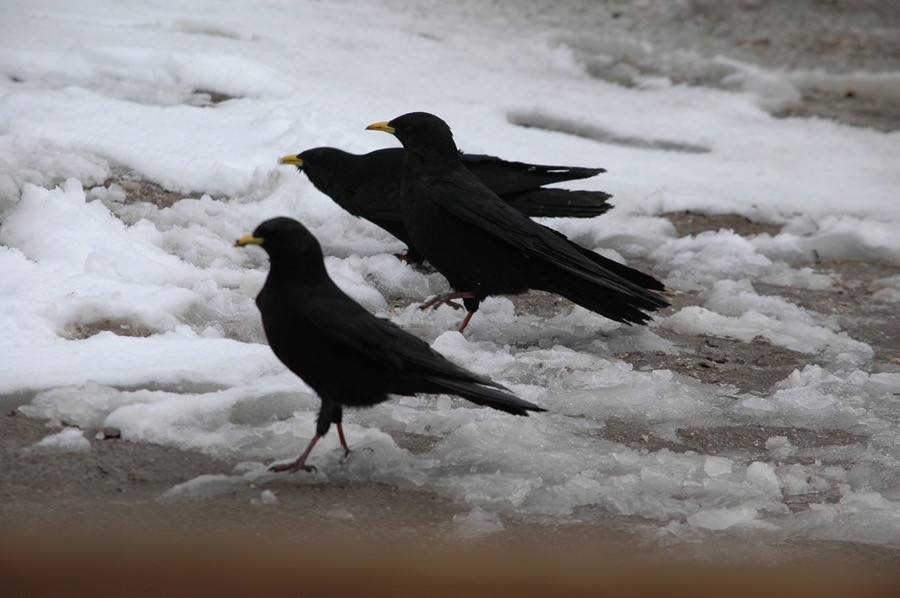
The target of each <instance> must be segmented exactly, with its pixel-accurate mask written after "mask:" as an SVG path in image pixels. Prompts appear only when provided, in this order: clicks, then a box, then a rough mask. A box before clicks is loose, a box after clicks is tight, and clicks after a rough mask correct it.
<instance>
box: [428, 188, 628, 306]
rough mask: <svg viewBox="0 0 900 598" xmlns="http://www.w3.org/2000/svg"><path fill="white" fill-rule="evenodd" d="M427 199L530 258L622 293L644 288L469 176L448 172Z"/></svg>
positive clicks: (430, 190)
mask: <svg viewBox="0 0 900 598" xmlns="http://www.w3.org/2000/svg"><path fill="white" fill-rule="evenodd" d="M428 199H429V200H430V201H433V202H434V203H436V204H437V205H439V206H440V207H441V208H443V209H445V210H446V211H448V212H450V214H452V215H453V216H455V217H457V218H459V219H460V220H463V221H465V222H468V223H469V224H472V225H474V226H476V227H478V228H479V229H481V230H482V231H483V232H485V233H487V234H490V235H492V236H493V237H495V238H497V239H500V240H503V241H504V242H506V243H509V244H510V245H511V246H513V247H515V248H516V249H519V250H520V251H522V252H523V253H524V254H525V255H526V256H527V257H529V258H531V259H540V260H543V261H545V262H550V263H553V264H554V265H556V266H557V267H559V268H562V269H563V270H566V271H568V272H570V273H571V274H573V275H576V276H579V277H581V278H585V279H589V280H593V282H595V283H596V284H599V285H601V286H603V287H606V288H609V289H613V290H616V291H620V292H625V293H629V294H630V293H633V292H635V291H637V292H639V293H644V292H646V291H645V290H644V289H643V288H640V287H638V286H637V285H635V284H634V283H632V282H630V281H628V280H626V279H624V278H622V277H621V276H620V275H618V274H616V273H615V272H612V271H611V270H609V269H608V268H605V267H603V266H602V265H601V264H599V263H597V262H594V261H592V260H590V259H588V258H587V257H585V256H584V255H582V253H581V252H579V251H578V250H577V249H575V248H573V247H572V246H571V244H570V243H569V241H568V240H567V239H566V238H565V237H564V236H563V235H560V234H559V233H557V232H556V231H554V230H553V229H550V228H547V227H545V226H543V225H541V224H538V223H537V222H534V221H533V220H531V219H530V218H528V217H527V216H525V215H523V214H521V213H520V212H518V211H517V210H515V209H514V208H512V207H510V206H508V205H506V204H505V203H504V202H503V201H502V200H501V199H500V198H499V197H497V196H496V195H494V193H493V192H491V190H490V189H488V188H487V187H485V186H484V185H482V184H481V183H479V182H478V181H477V180H475V179H473V178H472V177H467V176H461V175H460V174H459V173H456V172H454V173H451V174H449V175H446V176H444V177H442V178H441V179H439V180H436V181H434V182H433V183H432V184H431V185H429V187H428Z"/></svg>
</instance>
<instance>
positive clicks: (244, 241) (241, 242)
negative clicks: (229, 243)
mask: <svg viewBox="0 0 900 598" xmlns="http://www.w3.org/2000/svg"><path fill="white" fill-rule="evenodd" d="M262 244H263V240H262V238H260V237H254V236H253V235H244V236H243V237H241V238H240V239H238V240H237V241H235V242H234V246H235V247H245V246H247V245H262Z"/></svg>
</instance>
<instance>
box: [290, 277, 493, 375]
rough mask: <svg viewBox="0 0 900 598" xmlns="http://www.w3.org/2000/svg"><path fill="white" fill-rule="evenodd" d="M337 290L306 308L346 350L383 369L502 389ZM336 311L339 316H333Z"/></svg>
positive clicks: (311, 301)
mask: <svg viewBox="0 0 900 598" xmlns="http://www.w3.org/2000/svg"><path fill="white" fill-rule="evenodd" d="M334 290H335V291H336V293H334V292H332V293H319V294H316V296H314V297H310V298H309V299H308V300H307V302H306V305H305V306H304V309H305V310H306V313H307V316H308V318H309V321H310V322H311V323H312V324H313V325H314V326H315V327H316V328H318V329H319V330H320V331H321V332H322V333H323V334H325V335H327V336H328V338H330V339H332V341H333V342H335V343H337V344H338V345H340V346H341V347H343V348H344V349H346V350H347V351H352V352H353V353H354V354H355V355H357V356H358V357H362V358H364V359H367V360H370V361H372V362H373V363H375V364H377V365H379V366H381V367H390V368H393V369H394V370H398V371H400V370H402V371H417V372H420V373H421V374H423V375H439V376H448V377H454V378H461V379H464V380H469V381H472V382H477V383H480V384H486V385H489V386H495V387H498V388H502V387H500V385H499V384H496V383H495V382H493V381H491V380H490V379H488V378H482V377H480V376H476V375H474V374H471V373H469V372H467V371H465V370H463V369H462V368H460V367H459V366H457V365H455V364H453V363H452V362H450V361H448V360H447V359H446V358H444V357H443V356H442V355H440V354H438V353H437V352H435V351H434V350H433V349H432V348H431V346H429V345H428V343H426V342H425V341H423V340H422V339H420V338H419V337H417V336H415V335H412V334H410V333H408V332H406V331H405V330H403V329H402V328H400V327H399V326H397V325H396V324H394V323H393V322H390V321H389V320H385V319H383V318H379V317H377V316H374V315H372V314H371V313H369V312H368V311H367V310H366V309H365V308H364V307H362V306H361V305H359V304H358V303H356V302H355V301H353V300H352V299H350V298H349V297H347V296H346V295H345V294H344V293H343V291H340V290H339V289H337V288H336V287H335V289H334ZM336 309H337V310H338V311H339V313H340V317H334V312H335V310H336ZM325 314H328V315H327V316H326V315H325Z"/></svg>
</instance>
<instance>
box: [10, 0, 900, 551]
mask: <svg viewBox="0 0 900 598" xmlns="http://www.w3.org/2000/svg"><path fill="white" fill-rule="evenodd" d="M722 4H723V3H710V2H681V3H672V2H633V3H623V2H609V3H597V2H593V3H592V2H585V3H572V4H571V5H568V6H566V7H565V8H562V7H560V6H559V5H558V4H557V3H553V2H539V1H534V2H530V3H521V4H520V3H511V2H494V3H490V4H488V3H483V2H474V1H471V2H460V3H441V2H428V1H426V2H415V3H413V2H391V1H387V0H385V1H382V2H377V3H343V2H303V1H293V2H283V3H282V2H270V3H267V4H265V5H254V4H248V3H245V2H244V3H239V2H228V3H222V2H215V3H213V2H196V3H192V4H190V5H189V8H185V7H184V6H183V4H182V3H166V2H144V3H135V4H134V5H130V6H129V5H126V4H125V3H121V2H100V1H87V2H80V3H78V6H77V7H75V6H74V5H72V4H71V3H62V2H34V1H30V2H17V1H10V2H6V3H4V5H3V8H2V9H0V10H2V14H0V23H2V24H0V40H2V41H0V115H2V117H0V165H2V170H0V223H2V225H0V287H2V289H3V291H2V294H0V330H2V334H0V364H2V366H0V367H2V373H0V405H2V407H3V412H4V413H5V414H7V415H8V416H7V417H3V418H2V419H0V425H2V427H3V430H4V431H3V433H2V435H0V438H2V441H0V442H2V448H3V452H2V454H0V476H2V479H0V481H2V484H0V492H2V499H3V500H2V503H0V504H2V506H0V521H2V522H3V523H4V524H5V525H13V524H14V525H15V526H17V527H18V528H21V529H24V530H30V529H43V528H44V526H46V527H47V528H48V529H56V528H57V527H58V526H61V525H62V524H63V523H68V524H71V523H72V520H73V519H75V520H77V521H80V522H82V523H86V524H87V525H89V526H101V525H109V524H110V523H125V522H128V523H129V524H131V525H138V526H140V525H147V526H151V525H155V522H157V521H160V520H165V521H167V522H168V523H169V524H171V525H173V526H175V527H178V526H180V525H186V524H190V525H194V526H198V527H199V528H205V527H217V526H219V525H221V524H222V522H229V523H231V524H234V525H236V526H238V527H241V528H242V529H248V530H253V531H256V532H259V531H266V532H269V533H277V534H282V535H284V536H290V535H297V534H299V535H303V534H307V535H309V534H315V533H322V532H325V531H327V532H332V531H334V530H340V531H345V532H347V533H350V534H360V533H362V534H365V535H371V536H378V535H380V534H386V535H394V536H398V535H399V536H404V537H406V536H413V537H421V538H463V539H466V538H473V537H474V538H488V539H492V540H497V539H500V540H506V541H510V542H516V541H518V540H519V539H521V538H537V539H539V540H540V541H541V542H543V543H556V544H558V545H564V544H567V543H577V542H587V543H591V542H607V543H612V544H615V545H623V544H624V545H628V546H632V547H635V546H641V547H643V548H644V549H656V550H660V551H662V552H663V553H665V554H678V555H685V554H689V555H698V556H701V557H704V558H708V557H711V556H716V557H717V558H726V559H733V560H741V559H752V560H772V561H774V560H779V559H783V558H804V557H808V556H815V555H818V554H823V553H824V554H829V555H840V556H855V557H857V558H859V559H860V560H866V561H868V560H872V559H875V560H877V561H883V562H896V561H897V560H898V550H900V398H898V393H900V362H898V357H900V349H898V344H900V341H898V336H900V333H898V324H897V320H896V316H895V312H896V309H897V305H898V303H900V201H898V197H897V196H898V189H900V170H898V169H897V167H896V165H897V164H900V133H897V132H896V129H897V128H898V127H897V111H896V110H897V109H896V105H897V99H898V97H900V60H898V58H897V41H896V40H897V35H896V34H897V31H898V21H897V16H898V15H897V12H898V10H897V9H896V8H895V7H894V4H893V3H891V2H883V3H878V2H864V3H861V4H859V5H858V6H857V10H855V11H848V9H847V8H846V6H844V3H842V2H837V3H822V2H809V3H794V2H750V1H743V2H731V3H724V4H728V6H729V7H730V10H727V11H726V10H725V9H723V8H722ZM801 4H802V5H803V6H804V7H805V9H804V10H805V11H806V12H803V11H802V10H800V9H798V8H797V6H798V5H801ZM798 10H799V12H798ZM799 21H802V22H803V23H804V25H805V27H806V29H805V30H804V31H807V35H806V36H798V35H796V34H797V29H796V27H795V25H796V24H797V23H796V22H799ZM672 23H676V24H678V26H677V27H672V26H671V24H672ZM747 32H752V34H753V35H752V36H750V37H746V35H747ZM763 39H768V40H769V41H768V42H764V41H761V40H763ZM798 40H799V41H798ZM816 40H818V41H816ZM409 110H429V111H432V112H435V113H437V114H439V115H441V116H443V117H444V118H445V119H446V120H447V121H448V122H449V123H450V124H451V126H452V127H453V128H454V131H455V134H456V138H457V141H458V143H459V145H460V146H461V147H462V148H464V149H466V150H469V151H473V152H488V153H493V154H497V155H501V156H504V157H508V158H514V159H520V160H526V161H532V162H543V163H560V164H578V165H585V166H593V165H599V166H603V167H606V168H607V169H608V170H609V172H608V173H607V174H604V175H602V176H601V177H597V178H595V179H593V180H590V181H585V182H583V183H581V184H580V186H583V187H590V188H597V189H603V190H607V191H609V192H611V193H613V194H614V196H615V202H616V206H617V207H616V209H615V210H613V211H612V212H611V213H610V214H608V215H605V216H603V217H601V218H598V219H594V220H591V221H578V220H568V221H553V222H549V224H552V225H553V226H556V227H557V228H559V229H560V230H562V231H564V232H565V233H566V234H568V235H569V236H571V237H573V238H574V239H576V240H578V241H579V242H580V243H582V244H585V245H587V246H590V247H595V248H597V249H598V250H600V251H602V252H604V253H605V254H607V255H609V256H611V257H614V258H616V259H621V260H623V261H626V262H628V263H629V264H632V265H636V266H638V267H640V268H642V269H645V270H648V271H651V272H653V273H654V274H656V275H657V276H659V277H661V278H662V279H663V280H664V281H665V282H666V284H667V285H668V286H669V287H670V288H671V289H673V290H674V291H675V296H674V298H673V307H672V308H671V309H669V310H667V311H666V312H663V313H661V314H660V316H659V317H658V318H657V319H656V321H655V322H654V324H653V325H651V326H650V327H648V328H641V329H635V328H628V327H622V326H618V325H614V324H612V323H611V322H608V321H605V320H603V319H602V318H600V317H599V316H595V315H593V314H591V313H589V312H586V311H584V310H581V309H579V308H575V309H573V308H572V306H571V305H568V304H566V303H565V302H564V301H559V300H557V299H556V298H554V297H548V296H545V295H541V294H532V295H528V296H525V297H518V298H513V299H512V300H510V299H507V298H496V299H492V300H490V301H488V302H486V303H485V304H484V306H483V309H482V310H481V311H480V312H479V314H478V315H477V316H476V317H475V319H474V320H473V322H472V325H471V327H470V332H467V336H466V337H465V338H464V337H463V336H461V335H459V334H458V333H456V332H452V331H451V330H453V329H454V326H455V324H456V323H457V322H458V318H459V315H458V314H457V313H454V312H452V311H450V310H440V311H437V312H432V313H427V314H423V313H420V312H418V310H417V309H416V302H418V301H421V300H422V299H423V298H424V297H425V296H427V295H428V294H429V293H432V292H435V291H439V290H441V289H443V288H444V286H443V285H444V283H443V281H442V279H441V278H440V276H438V275H436V274H433V273H427V272H420V271H416V270H413V269H410V268H409V267H407V266H406V265H404V264H402V263H400V262H399V261H397V260H396V259H395V258H394V257H393V256H392V255H391V253H392V252H394V251H396V250H397V249H399V247H400V246H399V245H398V243H396V242H395V241H393V240H391V239H390V238H389V237H388V236H386V235H385V234H383V233H381V232H380V231H378V230H376V229H374V228H373V227H371V226H369V225H368V224H367V223H365V222H363V221H358V220H355V219H353V218H352V217H350V216H348V215H346V214H344V213H342V212H341V211H340V210H339V209H338V208H337V207H336V206H334V205H333V204H332V203H331V202H330V201H329V200H327V199H326V198H324V197H322V196H321V195H320V194H319V193H317V192H316V190H315V189H314V188H312V186H311V185H310V184H309V183H308V182H307V181H306V179H305V178H304V177H303V176H298V175H297V174H296V173H295V172H293V169H291V168H287V167H279V166H276V161H277V158H278V156H280V155H283V154H285V153H288V152H293V151H299V150H302V149H305V148H307V147H312V146H317V145H336V146H340V147H344V148H347V149H350V150H354V151H366V150H369V149H374V148H376V147H384V146H387V145H389V144H391V143H392V142H393V140H392V139H390V138H389V137H388V136H385V135H378V134H373V133H366V132H364V131H363V130H362V129H363V127H365V126H366V125H367V124H369V123H371V122H374V121H376V120H385V119H389V118H391V117H393V116H396V115H399V114H401V113H403V112H406V111H409ZM798 116H802V118H799V117H798ZM281 214H286V215H292V216H294V217H296V218H299V219H300V220H302V221H303V222H304V223H306V224H307V226H309V227H310V228H311V229H312V230H313V232H314V233H315V234H316V235H317V236H318V237H319V239H320V240H321V241H322V243H323V245H324V247H325V250H326V253H327V254H328V255H329V256H330V257H328V258H327V264H328V267H329V269H330V271H331V272H332V275H333V276H334V277H335V279H336V280H337V281H338V282H339V284H340V285H341V286H342V287H343V288H345V289H346V290H347V291H348V292H349V293H350V294H352V295H353V296H354V297H356V298H357V299H358V300H359V301H361V302H362V303H363V304H364V305H366V306H367V307H368V308H369V309H371V310H372V311H374V312H376V313H378V314H380V315H382V316H386V317H390V318H392V319H393V320H394V321H395V322H397V323H398V324H400V325H401V326H403V327H404V328H407V329H408V330H411V331H413V332H415V333H416V334H419V335H421V336H422V337H424V338H427V339H428V340H429V341H431V342H432V343H433V345H434V346H435V348H436V349H438V350H439V351H441V352H443V353H444V354H446V355H447V356H448V357H450V358H452V359H454V360H455V361H457V362H458V363H460V364H462V365H464V366H466V367H469V368H472V369H474V370H477V371H480V372H483V373H485V374H488V375H490V376H491V377H493V378H494V379H496V380H498V381H501V382H503V383H504V384H506V385H508V386H510V387H511V388H513V389H514V390H515V391H516V392H517V393H519V394H520V395H521V396H523V397H525V398H527V399H529V400H532V401H535V402H537V403H539V404H541V405H542V406H544V407H546V408H548V409H549V413H548V414H545V415H540V416H535V417H530V418H527V419H525V418H512V417H509V416H505V415H503V414H499V413H495V412H492V411H489V410H484V409H477V408H470V406H469V405H468V404H467V403H465V402H463V401H457V400H455V399H449V398H447V397H420V398H416V399H402V400H400V399H398V400H394V401H391V402H389V403H386V404H383V405H380V406H378V407H376V408H374V409H371V410H367V411H362V412H355V413H352V414H350V416H349V418H348V419H349V421H348V423H347V432H348V436H349V440H350V443H351V445H353V446H354V447H356V448H357V449H358V450H356V451H355V452H354V454H353V455H351V457H350V459H349V460H348V461H347V463H345V464H343V465H341V464H340V463H339V456H340V453H339V451H338V450H336V447H337V440H336V438H331V437H328V438H326V440H325V441H324V442H323V443H322V444H320V447H319V448H317V451H316V452H315V453H314V454H313V457H312V459H311V462H313V463H315V464H316V465H317V466H318V467H319V472H318V473H317V474H311V475H292V476H285V475H270V474H267V473H266V464H267V463H269V462H271V461H272V460H273V459H283V458H288V457H294V456H296V454H297V452H298V451H299V450H300V449H302V447H303V446H304V445H305V443H306V442H307V440H308V438H309V436H310V434H311V433H312V430H313V420H314V417H315V410H316V408H317V406H318V401H317V399H315V397H313V396H312V395H311V394H310V393H309V391H308V389H306V388H305V387H304V385H303V384H302V383H301V382H300V381H299V380H298V379H296V377H294V376H293V375H291V374H290V373H288V372H286V371H285V370H284V368H283V367H282V366H281V365H280V364H279V363H278V362H277V360H276V359H275V358H274V356H273V355H272V354H271V352H270V351H269V349H268V347H266V346H265V345H264V338H263V336H262V334H261V329H260V326H259V321H258V314H257V311H256V308H255V306H254V304H253V301H252V298H253V296H254V294H255V292H256V290H257V289H258V288H259V286H260V285H261V283H262V280H263V278H264V276H265V270H266V263H265V259H264V256H263V254H262V252H259V251H256V252H254V251H253V250H249V251H247V250H235V249H233V248H232V247H231V243H232V242H233V240H234V239H235V238H236V237H237V236H239V235H240V234H243V233H245V232H249V231H251V230H252V229H253V228H254V227H255V225H256V224H258V223H259V222H260V221H262V220H263V219H265V218H268V217H270V216H273V215H281ZM366 449H370V450H366ZM73 514H76V515H78V516H77V517H74V518H73V517H72V515H73ZM151 521H152V522H154V523H153V524H151V523H147V522H151Z"/></svg>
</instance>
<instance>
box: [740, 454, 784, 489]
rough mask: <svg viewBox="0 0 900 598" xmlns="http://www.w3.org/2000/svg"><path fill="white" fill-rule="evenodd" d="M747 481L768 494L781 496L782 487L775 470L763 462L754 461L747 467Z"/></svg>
mask: <svg viewBox="0 0 900 598" xmlns="http://www.w3.org/2000/svg"><path fill="white" fill-rule="evenodd" d="M747 481H748V482H750V483H751V484H753V485H754V486H756V487H757V488H759V489H760V490H762V491H763V492H765V493H766V494H772V495H776V494H780V493H781V485H780V484H779V483H778V476H777V475H775V468H774V467H772V466H771V465H769V464H768V463H763V462H762V461H754V462H753V463H751V464H750V465H749V467H747Z"/></svg>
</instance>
